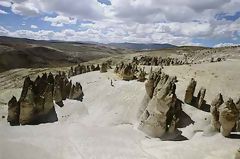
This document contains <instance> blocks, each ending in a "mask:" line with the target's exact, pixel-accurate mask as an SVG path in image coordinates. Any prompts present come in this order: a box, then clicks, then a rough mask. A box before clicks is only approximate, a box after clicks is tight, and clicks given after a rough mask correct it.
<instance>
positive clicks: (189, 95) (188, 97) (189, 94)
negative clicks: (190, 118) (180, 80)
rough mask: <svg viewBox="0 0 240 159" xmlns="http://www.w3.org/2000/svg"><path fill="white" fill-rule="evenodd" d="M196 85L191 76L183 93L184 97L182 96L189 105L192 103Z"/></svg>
mask: <svg viewBox="0 0 240 159" xmlns="http://www.w3.org/2000/svg"><path fill="white" fill-rule="evenodd" d="M196 85H197V82H196V81H195V80H194V79H193V78H192V79H191V81H190V83H189V85H188V87H187V90H186V93H185V98H184V102H185V103H187V104H190V105H191V104H193V97H194V92H195V88H196Z"/></svg>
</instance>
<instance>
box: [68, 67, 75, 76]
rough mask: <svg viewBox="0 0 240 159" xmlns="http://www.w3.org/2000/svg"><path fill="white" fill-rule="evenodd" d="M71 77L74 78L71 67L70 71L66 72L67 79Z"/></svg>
mask: <svg viewBox="0 0 240 159" xmlns="http://www.w3.org/2000/svg"><path fill="white" fill-rule="evenodd" d="M72 76H74V72H73V67H71V68H70V70H69V71H68V78H70V77H72Z"/></svg>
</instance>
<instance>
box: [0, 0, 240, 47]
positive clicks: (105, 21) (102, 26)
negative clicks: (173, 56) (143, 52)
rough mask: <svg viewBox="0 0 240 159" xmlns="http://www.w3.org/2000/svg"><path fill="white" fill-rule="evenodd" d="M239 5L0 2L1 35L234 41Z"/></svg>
mask: <svg viewBox="0 0 240 159" xmlns="http://www.w3.org/2000/svg"><path fill="white" fill-rule="evenodd" d="M69 6H70V7H69ZM238 6H240V1H239V0H212V1H208V0H202V1H192V0H172V1H170V2H169V1H168V0H149V1H145V0H51V1H48V0H21V1H19V0H11V1H10V0H1V1H0V19H1V20H0V35H2V36H14V37H23V38H33V39H43V40H52V39H53V40H70V41H95V42H102V43H109V42H136V43H171V44H175V45H203V46H211V47H212V46H224V45H237V44H240V29H239V28H240V8H239V7H238Z"/></svg>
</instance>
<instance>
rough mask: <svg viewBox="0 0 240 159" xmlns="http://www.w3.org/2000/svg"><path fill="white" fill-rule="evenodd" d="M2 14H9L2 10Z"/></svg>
mask: <svg viewBox="0 0 240 159" xmlns="http://www.w3.org/2000/svg"><path fill="white" fill-rule="evenodd" d="M0 14H8V13H7V12H5V11H4V10H1V9H0Z"/></svg>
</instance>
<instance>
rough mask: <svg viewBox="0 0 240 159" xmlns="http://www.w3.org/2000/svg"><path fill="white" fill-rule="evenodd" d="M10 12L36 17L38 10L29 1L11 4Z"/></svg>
mask: <svg viewBox="0 0 240 159" xmlns="http://www.w3.org/2000/svg"><path fill="white" fill-rule="evenodd" d="M11 7H12V12H13V13H15V14H19V15H24V16H37V15H38V14H39V13H40V10H39V9H38V8H37V6H36V5H35V4H33V3H31V2H29V1H22V2H21V3H13V4H12V6H11Z"/></svg>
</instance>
